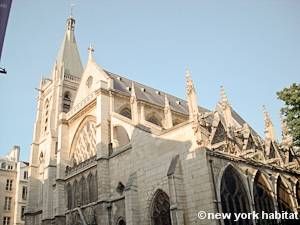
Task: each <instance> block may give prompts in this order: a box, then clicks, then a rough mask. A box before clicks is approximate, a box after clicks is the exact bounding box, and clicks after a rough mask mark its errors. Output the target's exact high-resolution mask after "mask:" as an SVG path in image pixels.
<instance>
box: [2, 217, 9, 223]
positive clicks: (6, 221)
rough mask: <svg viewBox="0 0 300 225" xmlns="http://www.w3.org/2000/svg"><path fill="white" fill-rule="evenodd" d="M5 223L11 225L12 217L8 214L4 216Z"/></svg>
mask: <svg viewBox="0 0 300 225" xmlns="http://www.w3.org/2000/svg"><path fill="white" fill-rule="evenodd" d="M3 225H10V217H7V216H4V217H3Z"/></svg>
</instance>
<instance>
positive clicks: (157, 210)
mask: <svg viewBox="0 0 300 225" xmlns="http://www.w3.org/2000/svg"><path fill="white" fill-rule="evenodd" d="M150 216H151V225H171V216H170V200H169V196H168V195H167V194H166V193H165V192H164V191H162V190H157V191H156V193H155V194H154V198H153V200H152V204H151V208H150Z"/></svg>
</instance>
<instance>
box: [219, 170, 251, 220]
mask: <svg viewBox="0 0 300 225" xmlns="http://www.w3.org/2000/svg"><path fill="white" fill-rule="evenodd" d="M221 205H222V211H223V213H230V214H231V215H234V213H247V212H250V206H249V200H248V197H247V192H246V189H245V188H244V186H243V181H242V179H241V178H240V176H239V174H238V172H237V171H236V170H235V169H234V168H233V167H232V166H228V167H227V168H226V170H225V171H224V174H223V176H222V180H221ZM224 224H225V225H252V221H251V220H238V221H234V216H233V217H231V219H225V220H224Z"/></svg>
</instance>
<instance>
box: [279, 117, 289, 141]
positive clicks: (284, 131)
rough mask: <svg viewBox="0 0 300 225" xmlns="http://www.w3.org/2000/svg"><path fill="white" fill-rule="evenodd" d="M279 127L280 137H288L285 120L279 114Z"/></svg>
mask: <svg viewBox="0 0 300 225" xmlns="http://www.w3.org/2000/svg"><path fill="white" fill-rule="evenodd" d="M280 123H281V124H280V125H281V131H282V136H283V137H284V136H287V135H288V133H289V132H288V127H287V123H286V120H285V119H284V117H283V115H282V114H281V113H280Z"/></svg>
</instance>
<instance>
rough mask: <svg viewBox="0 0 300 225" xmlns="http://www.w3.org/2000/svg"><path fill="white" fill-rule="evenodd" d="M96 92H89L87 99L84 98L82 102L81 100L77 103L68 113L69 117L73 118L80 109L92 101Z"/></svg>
mask: <svg viewBox="0 0 300 225" xmlns="http://www.w3.org/2000/svg"><path fill="white" fill-rule="evenodd" d="M95 96H96V94H95V92H93V93H91V94H89V95H88V96H87V97H86V98H85V99H83V100H82V101H81V102H79V103H78V104H77V105H75V106H74V107H73V108H72V109H71V111H69V112H68V113H67V118H68V119H69V118H71V117H72V116H73V115H74V114H75V113H77V112H78V111H80V110H81V109H82V108H84V106H86V105H87V104H88V103H90V102H91V101H92V100H93V99H94V98H95Z"/></svg>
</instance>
